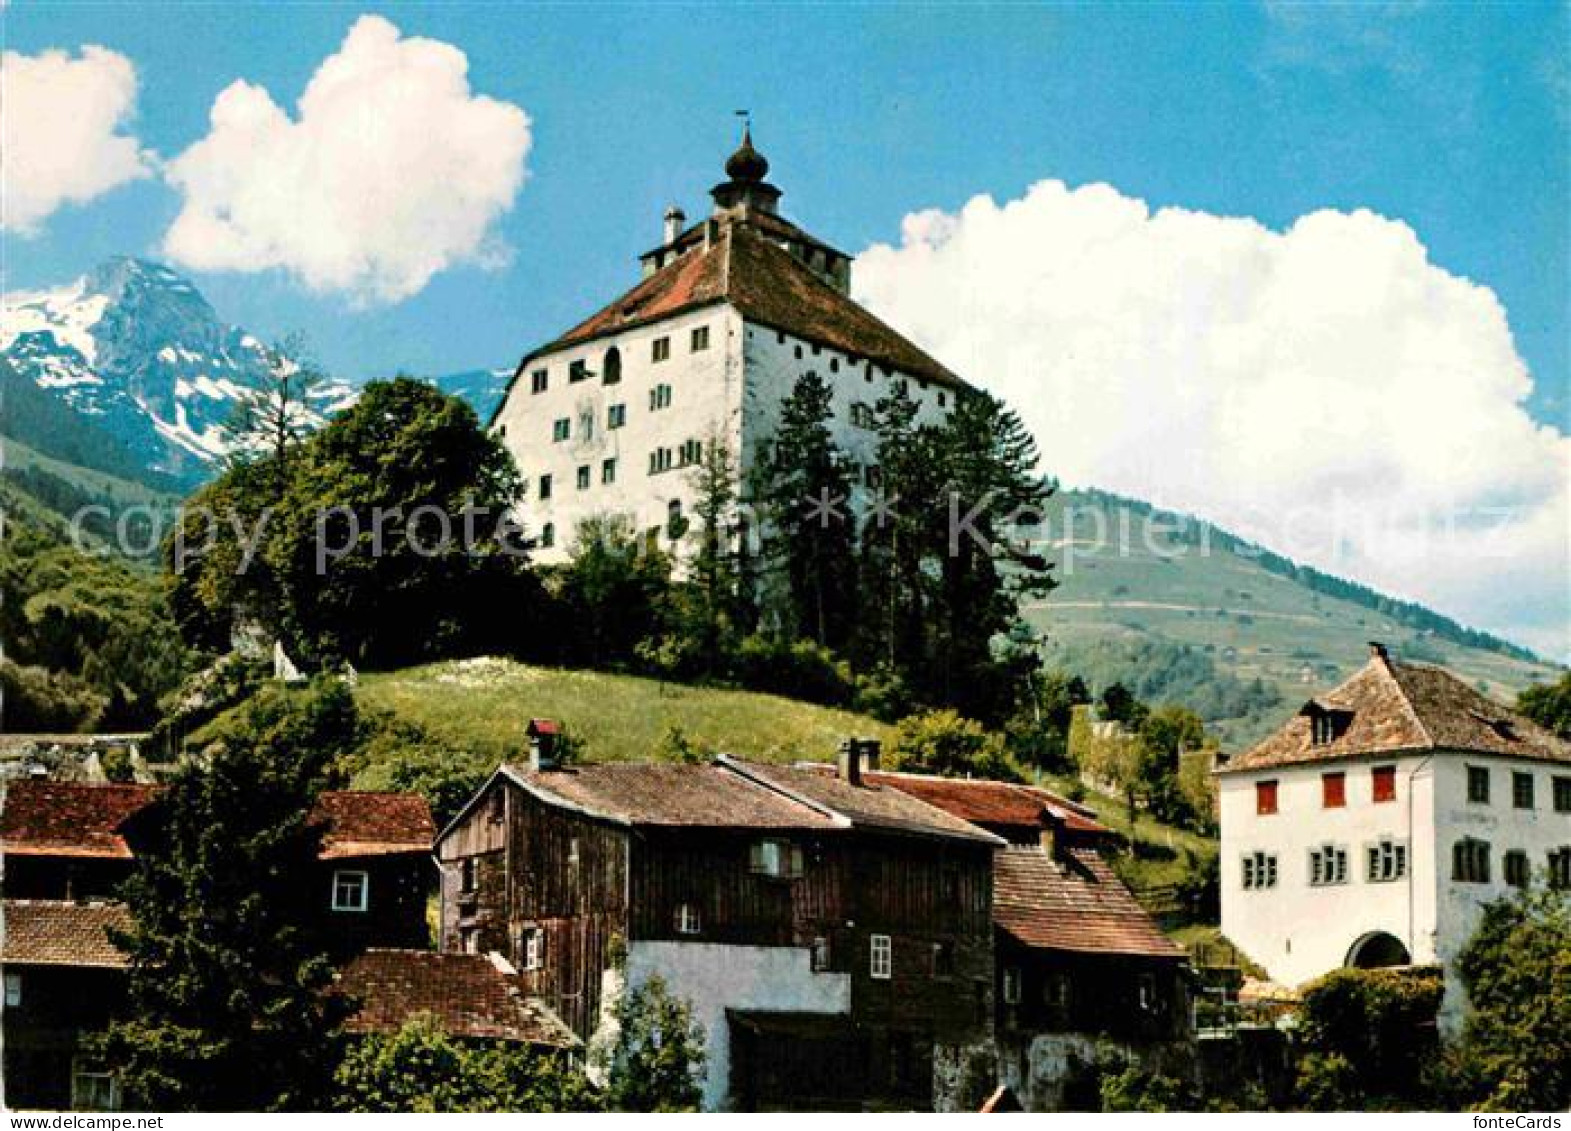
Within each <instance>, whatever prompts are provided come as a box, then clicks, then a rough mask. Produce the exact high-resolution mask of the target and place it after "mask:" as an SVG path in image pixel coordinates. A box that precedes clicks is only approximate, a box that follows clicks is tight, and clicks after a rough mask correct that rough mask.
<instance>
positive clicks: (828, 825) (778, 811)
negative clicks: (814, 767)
mask: <svg viewBox="0 0 1571 1131" xmlns="http://www.w3.org/2000/svg"><path fill="white" fill-rule="evenodd" d="M503 770H504V772H505V773H506V774H507V775H508V776H509V777H511V778H512V779H513V780H514V781H516V782H517V783H518V784H519V785H521V786H523V787H524V788H525V789H528V790H530V791H531V792H533V793H535V794H537V795H539V796H541V797H543V798H544V799H545V800H547V801H549V802H553V803H557V804H566V805H568V806H570V807H573V808H577V809H581V810H584V811H585V812H587V813H589V814H590V815H591V816H597V817H602V818H605V819H608V820H612V821H617V822H620V823H622V824H629V825H652V826H669V827H689V828H742V829H832V828H835V827H837V824H843V822H837V821H836V820H835V819H834V818H833V817H832V816H829V815H826V814H825V813H823V812H820V811H819V810H817V809H815V808H813V807H812V806H810V805H805V804H802V803H800V802H796V801H792V800H790V799H789V798H786V797H782V796H781V795H780V794H779V793H777V792H775V791H772V790H769V789H766V788H764V787H763V786H761V785H758V784H757V783H755V782H751V781H749V780H747V779H746V778H744V777H742V776H740V775H738V774H734V773H730V772H729V771H727V770H724V769H722V768H721V767H719V766H713V765H702V766H690V765H680V764H675V763H669V762H659V763H642V762H609V763H605V764H601V765H583V766H570V767H566V768H563V769H553V770H529V769H525V768H522V767H518V766H505V767H503Z"/></svg>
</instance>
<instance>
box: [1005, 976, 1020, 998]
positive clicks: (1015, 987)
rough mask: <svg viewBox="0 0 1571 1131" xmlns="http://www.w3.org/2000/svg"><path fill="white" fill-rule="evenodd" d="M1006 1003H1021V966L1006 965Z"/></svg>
mask: <svg viewBox="0 0 1571 1131" xmlns="http://www.w3.org/2000/svg"><path fill="white" fill-rule="evenodd" d="M1004 1004H1005V1005H1019V1004H1020V967H1018V966H1005V967H1004Z"/></svg>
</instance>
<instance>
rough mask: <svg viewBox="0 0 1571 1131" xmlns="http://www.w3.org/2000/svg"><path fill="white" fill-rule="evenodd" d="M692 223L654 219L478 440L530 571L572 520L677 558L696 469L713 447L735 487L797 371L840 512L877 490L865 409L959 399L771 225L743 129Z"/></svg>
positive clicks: (841, 266)
mask: <svg viewBox="0 0 1571 1131" xmlns="http://www.w3.org/2000/svg"><path fill="white" fill-rule="evenodd" d="M725 173H726V179H725V180H724V181H722V182H721V183H720V184H718V185H716V186H715V187H714V188H713V189H712V190H711V192H710V195H711V196H712V197H713V199H714V206H713V208H712V210H711V212H710V214H709V215H708V216H707V217H705V218H703V219H702V220H700V221H698V222H697V223H695V224H691V225H689V224H687V222H686V216H685V215H684V214H683V213H682V211H681V210H680V209H677V208H674V207H673V208H671V209H669V210H668V211H667V212H666V215H665V226H664V233H663V238H662V241H661V243H660V245H659V246H658V247H655V248H654V249H652V250H650V251H647V252H645V253H644V254H643V255H642V256H640V257H639V258H640V261H641V263H642V265H643V278H642V281H640V282H639V283H638V285H637V286H635V287H633V288H632V289H631V290H629V291H627V292H626V293H625V294H623V295H621V296H619V297H618V298H616V299H615V300H613V301H612V302H611V303H609V304H608V305H606V306H604V307H602V308H601V309H600V310H599V311H597V312H596V313H595V314H593V315H591V316H590V317H589V318H586V319H585V320H584V321H582V322H580V323H579V324H578V325H577V326H574V327H573V328H572V329H570V330H568V331H567V332H566V333H564V334H562V335H561V336H560V337H558V338H556V339H555V340H554V341H551V342H549V343H547V344H546V345H543V346H541V347H539V348H538V349H535V350H532V351H531V352H530V353H528V354H527V355H525V357H524V359H523V360H522V361H520V362H519V364H518V367H517V369H516V370H515V371H514V374H513V377H512V380H511V381H510V382H509V384H508V388H507V392H506V394H505V396H504V397H503V400H502V403H501V405H500V407H499V408H498V410H497V412H496V414H495V416H494V417H493V419H492V421H491V429H492V431H493V432H494V434H496V435H497V436H498V437H500V438H501V439H502V441H503V443H504V444H505V445H506V446H507V448H508V450H509V452H511V453H512V456H513V459H514V461H515V462H516V464H517V466H518V469H519V472H520V473H521V475H522V476H523V478H524V481H525V499H524V508H525V510H526V512H527V514H528V516H529V524H530V529H531V533H532V534H533V535H534V537H535V539H536V544H537V557H538V560H540V561H542V562H545V563H551V562H560V561H562V560H564V559H565V557H566V556H567V554H568V552H569V550H570V548H571V545H572V541H573V535H574V531H575V530H576V528H577V526H578V524H579V523H580V522H581V521H582V520H584V519H586V518H588V517H590V516H592V515H599V514H623V515H626V516H628V517H629V518H630V520H631V521H632V523H633V527H634V529H635V530H636V531H637V532H639V534H640V535H641V536H642V537H643V538H644V539H645V540H646V542H647V543H648V544H650V545H652V546H658V547H659V548H662V549H666V550H675V549H676V548H677V545H678V543H679V542H680V539H681V536H682V532H683V531H684V530H685V529H686V528H687V522H686V520H685V519H686V516H687V515H690V514H691V513H692V509H693V505H694V502H695V499H696V496H697V489H696V485H695V483H694V478H695V477H694V475H693V474H692V469H693V468H695V467H696V466H697V465H698V464H699V463H700V462H701V461H702V459H703V455H704V451H705V449H706V446H707V445H710V444H714V443H723V444H724V445H725V446H726V448H727V450H728V452H729V453H730V455H731V458H732V459H733V461H734V462H735V464H736V467H737V473H738V480H739V482H745V481H746V477H747V475H748V474H749V471H750V469H751V468H752V467H753V466H754V465H755V463H756V461H757V459H758V457H759V454H760V450H761V445H762V444H763V443H765V442H766V441H767V440H768V439H769V437H770V436H771V435H772V434H773V432H774V430H775V428H776V426H777V423H778V420H779V413H780V406H781V404H782V402H783V401H784V400H785V399H786V398H787V397H788V396H789V395H790V393H791V390H792V388H793V386H794V385H795V383H796V382H797V381H798V380H799V379H800V378H802V377H803V376H805V375H807V374H809V373H816V374H817V375H818V376H820V377H822V378H824V379H825V380H826V381H827V382H828V383H829V384H830V386H831V388H832V389H833V398H834V405H833V411H834V416H833V419H832V421H831V423H830V427H831V432H832V435H833V438H834V441H835V443H836V444H837V445H838V446H839V448H840V449H841V450H842V451H844V452H845V453H846V454H847V455H848V456H849V458H850V459H851V460H852V461H853V463H854V465H855V472H856V480H857V487H856V488H855V490H854V491H853V497H852V499H851V500H850V504H851V507H852V510H853V512H855V511H856V510H858V509H859V508H861V507H862V506H864V505H865V503H866V501H867V498H868V489H869V488H870V487H873V486H876V484H877V481H878V468H877V466H876V451H877V437H876V435H875V434H874V432H873V429H872V425H873V406H874V405H876V404H877V403H878V401H879V400H881V399H883V398H884V397H886V396H888V395H890V394H891V393H892V392H893V391H894V389H895V388H896V387H897V386H898V385H903V386H904V387H905V389H906V391H907V393H908V394H909V396H910V397H911V399H912V400H913V401H914V402H915V404H916V405H917V407H918V415H917V421H918V423H937V422H938V421H940V420H942V419H943V418H944V417H945V416H946V415H947V414H948V412H949V411H950V409H952V407H953V406H954V403H955V399H956V397H958V396H961V395H963V394H964V393H965V392H966V391H967V389H968V388H969V387H968V386H967V385H966V384H965V383H964V382H963V381H962V380H961V379H960V378H959V377H957V376H956V375H955V374H954V373H952V372H950V370H948V369H947V368H945V367H944V366H943V365H942V364H941V363H939V362H938V361H936V360H934V359H933V358H932V357H930V356H929V355H928V354H926V353H925V352H923V351H922V350H921V349H920V348H918V347H917V346H916V345H914V344H912V343H911V342H910V341H908V340H907V339H906V338H904V337H902V336H901V335H900V334H899V333H898V332H896V331H895V330H894V329H892V328H891V327H889V326H888V325H886V324H885V323H884V322H882V321H880V320H879V319H878V318H876V317H874V316H873V315H872V314H870V313H869V312H868V311H866V310H864V309H863V308H862V307H861V306H859V305H858V304H857V303H856V302H855V301H854V300H853V299H852V298H851V297H850V289H851V258H850V256H848V255H846V254H845V253H844V252H842V251H839V250H837V249H836V248H834V247H832V246H830V245H829V244H827V243H825V242H824V241H823V240H820V239H818V238H817V237H816V236H813V235H811V234H809V233H808V232H806V231H804V230H803V229H801V228H799V227H798V226H797V225H795V224H793V223H792V222H791V221H789V220H787V219H785V218H784V217H783V216H781V215H780V212H779V201H780V197H781V190H780V189H779V188H777V187H776V186H774V185H773V184H771V183H769V181H768V180H767V179H766V178H767V177H768V174H769V162H768V161H767V160H765V159H764V157H763V155H762V154H761V153H759V152H758V151H757V150H756V149H755V148H754V147H753V142H752V137H751V134H750V131H744V134H743V138H742V143H741V146H740V147H739V148H738V149H737V150H736V152H735V153H733V154H732V155H731V157H730V158H729V160H727V161H726V164H725Z"/></svg>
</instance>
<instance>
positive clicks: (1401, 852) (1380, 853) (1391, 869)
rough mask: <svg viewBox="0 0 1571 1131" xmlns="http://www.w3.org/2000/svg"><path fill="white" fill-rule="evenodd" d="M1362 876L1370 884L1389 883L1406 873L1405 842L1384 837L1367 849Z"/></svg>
mask: <svg viewBox="0 0 1571 1131" xmlns="http://www.w3.org/2000/svg"><path fill="white" fill-rule="evenodd" d="M1367 853H1368V860H1369V864H1368V867H1367V868H1366V869H1365V871H1364V878H1365V879H1367V880H1368V881H1369V882H1370V883H1372V884H1384V883H1391V882H1392V881H1394V880H1400V879H1401V878H1402V877H1403V876H1405V875H1407V843H1406V842H1405V841H1400V840H1392V839H1391V838H1390V837H1385V838H1383V839H1381V840H1379V841H1377V842H1376V843H1374V844H1371V845H1370V846H1369V848H1368V849H1367Z"/></svg>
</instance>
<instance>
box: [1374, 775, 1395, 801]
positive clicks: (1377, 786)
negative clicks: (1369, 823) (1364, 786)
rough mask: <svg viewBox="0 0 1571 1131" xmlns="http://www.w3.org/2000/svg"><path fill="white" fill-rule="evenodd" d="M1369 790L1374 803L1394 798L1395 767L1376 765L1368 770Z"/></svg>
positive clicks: (1393, 799)
mask: <svg viewBox="0 0 1571 1131" xmlns="http://www.w3.org/2000/svg"><path fill="white" fill-rule="evenodd" d="M1369 779H1370V786H1371V792H1372V794H1373V797H1374V801H1375V804H1377V805H1378V804H1380V803H1381V802H1385V801H1395V800H1396V767H1395V766H1376V767H1375V768H1374V769H1372V770H1370V771H1369Z"/></svg>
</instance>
